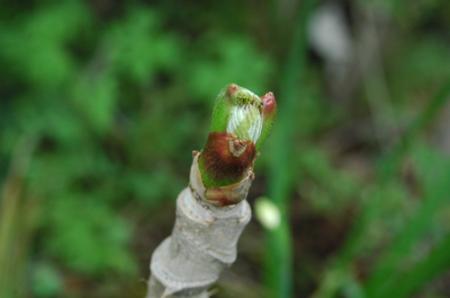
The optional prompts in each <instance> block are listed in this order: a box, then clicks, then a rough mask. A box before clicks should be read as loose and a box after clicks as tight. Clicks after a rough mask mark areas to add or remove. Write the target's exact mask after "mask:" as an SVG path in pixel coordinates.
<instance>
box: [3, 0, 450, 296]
mask: <svg viewBox="0 0 450 298" xmlns="http://www.w3.org/2000/svg"><path fill="white" fill-rule="evenodd" d="M449 33H450V2H449V1H447V0H417V1H407V0H393V1H389V0H378V1H375V0H374V1H363V0H342V1H312V0H303V1H300V0H299V1H296V0H281V1H257V0H250V1H234V0H233V1H173V0H167V1H111V0H92V1H12V0H9V1H1V8H0V182H1V189H2V190H1V191H2V192H1V194H0V195H1V197H0V297H1V298H16V297H39V298H40V297H42V298H44V297H84V298H88V297H106V298H109V297H111V298H114V297H130V298H134V297H143V296H144V293H145V290H146V284H145V280H146V279H147V277H148V275H149V272H148V263H149V258H150V255H151V253H152V251H153V250H154V249H155V247H156V246H157V245H158V243H159V242H161V241H162V239H164V238H165V237H166V236H167V235H169V234H170V231H171V228H172V224H173V220H174V201H175V198H176V195H177V194H178V192H179V191H180V190H181V189H182V188H183V187H184V186H185V185H186V184H187V182H188V172H189V167H190V163H191V151H192V150H195V149H197V150H198V149H201V147H202V146H203V143H204V141H205V139H206V135H207V128H208V123H209V114H210V111H211V108H212V104H213V100H214V98H215V96H216V94H217V93H218V91H219V90H220V88H222V87H223V86H224V85H226V84H228V83H230V82H235V83H237V84H239V85H241V86H245V87H247V88H249V89H251V90H253V91H255V92H256V93H258V94H264V93H265V92H266V91H269V90H272V91H274V93H275V95H276V96H277V100H278V105H279V115H278V121H277V123H276V125H275V127H274V132H273V135H272V136H271V137H270V140H269V141H268V144H267V145H265V146H264V148H262V152H261V156H260V157H259V159H258V161H257V165H256V167H257V169H256V173H257V179H256V181H255V183H254V185H253V187H252V190H251V193H250V195H249V201H250V203H251V205H252V206H254V204H255V201H256V202H257V200H258V199H257V198H258V197H260V196H262V195H264V196H267V197H268V198H269V199H270V200H272V201H273V202H274V203H275V204H276V206H277V207H278V209H279V210H280V212H281V214H282V220H281V222H280V223H279V225H278V226H276V227H274V228H272V229H266V228H264V227H263V225H261V224H260V223H259V221H258V219H257V218H254V219H253V220H252V222H251V224H250V225H249V226H248V227H247V229H246V230H245V232H244V234H243V236H242V238H241V241H240V244H239V257H238V261H237V262H236V264H235V265H233V267H232V268H231V269H230V270H229V271H227V272H225V273H224V274H223V277H222V278H221V280H220V282H219V283H218V284H217V286H216V287H215V294H214V297H249V298H252V297H283V298H284V297H286V298H287V297H314V298H327V297H350V298H363V297H366V298H374V297H384V298H386V297H387V298H390V297H392V298H397V297H423V298H425V297H426V298H441V297H442V298H443V297H450V270H449V268H450V129H449V123H450V103H447V102H448V99H450V85H449V84H450V81H449V80H450V35H449Z"/></svg>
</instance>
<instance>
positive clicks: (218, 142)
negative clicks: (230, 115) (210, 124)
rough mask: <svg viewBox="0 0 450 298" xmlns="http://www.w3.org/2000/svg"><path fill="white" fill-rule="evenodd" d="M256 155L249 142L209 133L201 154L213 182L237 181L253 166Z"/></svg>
mask: <svg viewBox="0 0 450 298" xmlns="http://www.w3.org/2000/svg"><path fill="white" fill-rule="evenodd" d="M255 155H256V148H255V145H254V144H253V143H252V142H251V141H247V140H240V139H238V138H237V137H236V136H235V135H233V134H229V133H226V132H211V133H210V134H209V135H208V140H207V142H206V146H205V148H204V150H203V152H202V153H201V159H203V162H204V166H205V169H206V171H207V173H208V175H209V176H210V177H211V178H213V179H215V180H233V181H234V180H237V179H239V178H241V177H242V175H243V174H244V172H245V171H246V170H247V169H248V167H249V166H251V165H252V164H253V161H254V159H255Z"/></svg>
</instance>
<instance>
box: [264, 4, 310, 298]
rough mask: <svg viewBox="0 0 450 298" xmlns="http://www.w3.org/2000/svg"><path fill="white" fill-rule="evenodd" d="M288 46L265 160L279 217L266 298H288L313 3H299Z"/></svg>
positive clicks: (270, 241) (271, 236) (270, 239)
mask: <svg viewBox="0 0 450 298" xmlns="http://www.w3.org/2000/svg"><path fill="white" fill-rule="evenodd" d="M302 4H303V5H302V6H301V8H300V13H299V16H298V19H297V25H296V28H295V31H294V35H293V40H292V46H291V49H290V53H289V56H288V58H287V60H286V64H285V66H284V71H283V73H282V77H281V82H280V92H279V94H280V97H281V100H280V101H279V103H280V104H279V114H278V115H279V116H278V118H277V125H275V127H274V130H273V136H272V137H271V138H272V142H271V152H270V159H269V174H268V175H269V181H270V184H269V197H270V198H271V199H272V200H273V201H274V203H275V204H276V205H277V206H278V208H279V209H280V211H281V214H282V220H281V222H280V225H279V226H278V227H276V228H275V229H273V230H270V231H268V235H267V256H266V284H267V287H268V290H269V295H268V296H270V297H283V298H284V297H291V296H292V276H293V274H292V265H293V256H292V238H291V235H290V231H289V214H288V206H289V195H290V192H291V190H292V184H293V171H292V170H293V169H292V168H291V160H290V159H291V158H292V157H293V156H295V154H296V152H295V150H294V147H293V146H292V144H293V140H294V138H295V132H296V131H298V129H299V128H298V127H297V125H296V120H297V114H298V108H299V106H300V105H299V103H300V100H301V90H302V89H303V90H304V89H306V87H305V86H306V84H305V73H304V70H305V66H306V24H307V20H308V17H309V15H310V11H311V9H312V6H313V4H314V0H305V1H303V2H302Z"/></svg>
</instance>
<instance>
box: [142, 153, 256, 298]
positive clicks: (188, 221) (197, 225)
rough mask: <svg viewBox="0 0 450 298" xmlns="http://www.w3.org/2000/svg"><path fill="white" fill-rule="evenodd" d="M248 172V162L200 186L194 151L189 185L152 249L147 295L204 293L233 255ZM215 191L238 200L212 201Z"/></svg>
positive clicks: (246, 216)
mask: <svg viewBox="0 0 450 298" xmlns="http://www.w3.org/2000/svg"><path fill="white" fill-rule="evenodd" d="M253 178H254V175H253V172H252V169H251V167H250V168H249V169H248V170H247V172H246V175H245V176H244V178H243V179H242V181H240V182H238V183H235V184H232V185H227V186H224V187H217V188H213V189H211V188H205V186H204V185H203V183H202V179H201V176H200V172H199V167H198V154H195V155H194V160H193V163H192V167H191V172H190V183H189V186H188V187H186V188H185V189H184V190H183V191H182V192H181V193H180V194H179V196H178V198H177V206H176V220H175V225H174V228H173V231H172V234H171V235H170V236H169V237H168V238H166V239H165V240H164V241H163V242H162V243H161V244H160V245H159V246H158V247H157V249H156V250H155V251H154V253H153V255H152V259H151V262H150V271H151V277H150V280H149V284H148V286H149V290H148V293H147V298H161V297H199V298H203V297H209V294H208V288H209V287H210V286H211V285H212V284H213V283H215V282H216V281H217V279H218V278H219V275H220V273H221V272H222V270H223V269H224V268H226V267H228V266H230V265H231V264H232V263H233V262H234V261H235V260H236V254H237V248H236V246H237V242H238V240H239V237H240V235H241V233H242V231H243V229H244V227H245V226H246V225H247V223H248V222H249V221H250V218H251V210H250V206H249V204H248V202H247V201H246V200H245V199H246V197H247V193H248V190H249V188H250V185H251V182H252V180H253ZM218 194H219V195H227V196H232V197H233V199H234V200H235V201H236V202H237V203H236V204H234V205H230V206H222V207H220V206H217V205H215V204H212V203H211V196H217V195H218Z"/></svg>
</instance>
